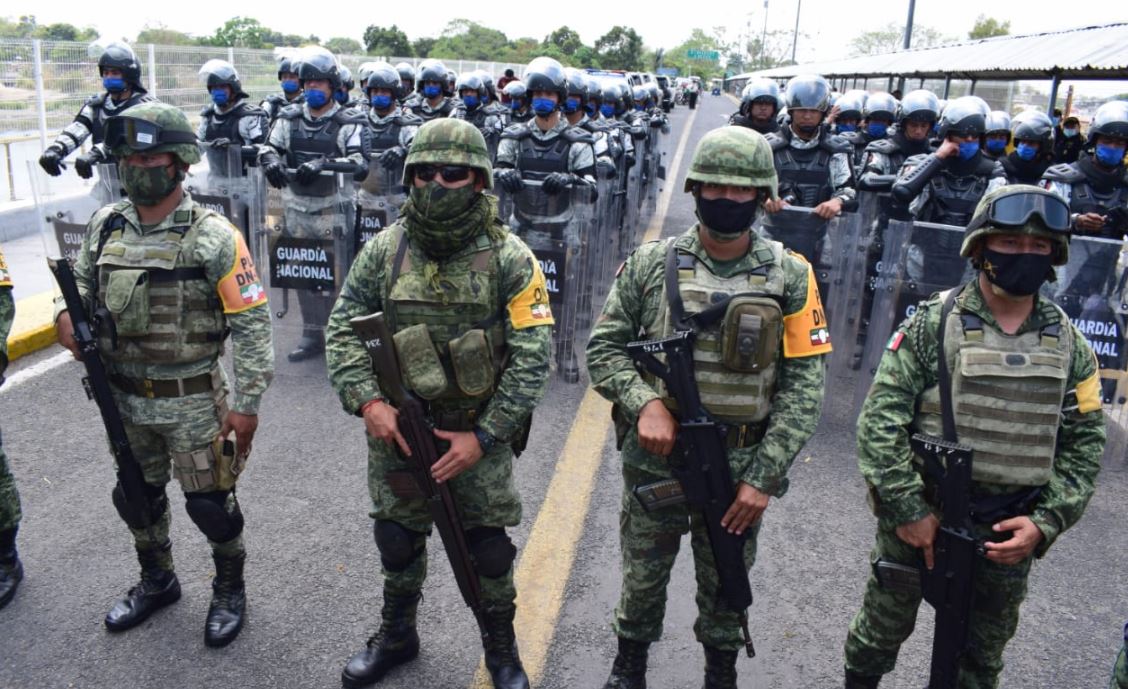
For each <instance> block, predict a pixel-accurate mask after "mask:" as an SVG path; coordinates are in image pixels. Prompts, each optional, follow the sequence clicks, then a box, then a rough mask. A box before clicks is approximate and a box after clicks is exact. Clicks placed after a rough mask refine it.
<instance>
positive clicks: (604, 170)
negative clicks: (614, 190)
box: [595, 158, 619, 179]
mask: <svg viewBox="0 0 1128 689" xmlns="http://www.w3.org/2000/svg"><path fill="white" fill-rule="evenodd" d="M595 169H596V170H597V171H598V172H599V174H600V176H601V177H603V179H615V178H616V177H618V176H619V170H618V168H616V167H615V163H612V162H611V161H610V160H607V159H606V158H601V159H599V160H597V161H595Z"/></svg>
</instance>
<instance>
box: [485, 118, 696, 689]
mask: <svg viewBox="0 0 1128 689" xmlns="http://www.w3.org/2000/svg"><path fill="white" fill-rule="evenodd" d="M696 117H697V110H694V111H693V114H692V115H690V117H689V119H688V120H687V121H686V123H685V130H684V131H683V132H682V135H681V140H680V141H679V142H678V148H677V152H676V153H675V154H674V159H673V161H672V163H671V164H670V168H669V169H670V171H671V173H672V174H673V175H674V176H675V178H674V180H672V182H676V181H677V171H678V167H679V166H680V165H681V159H682V156H683V155H684V154H685V147H686V142H687V141H688V140H689V132H690V130H691V129H693V122H694V120H695V119H696ZM673 189H674V185H673V183H671V184H668V185H667V186H666V188H665V189H664V190H663V191H662V198H661V199H659V201H658V210H657V211H656V212H655V214H654V218H652V219H651V221H650V225H649V226H648V227H647V230H646V237H645V240H646V241H650V240H652V239H657V238H658V237H659V236H660V235H661V233H662V221H661V218H662V217H663V216H665V215H666V212H667V211H668V210H669V208H670V197H671V196H672V195H673ZM610 428H611V404H610V403H609V402H607V401H606V400H605V399H603V398H602V397H600V396H599V394H598V393H596V392H595V391H594V390H592V389H591V388H588V390H587V392H586V393H584V397H583V399H582V400H581V401H580V407H579V409H578V410H577V411H576V418H575V419H574V420H573V421H572V428H571V430H569V431H568V439H567V440H566V441H565V443H564V449H563V450H561V452H560V457H559V458H558V459H557V462H556V471H555V473H554V474H553V476H552V482H551V483H549V485H548V492H547V493H546V494H545V498H544V504H542V505H541V508H540V512H538V513H537V519H536V521H535V522H533V529H532V532H530V533H529V540H528V541H527V542H526V543H525V549H524V551H522V553H521V560H520V561H519V562H518V563H517V571H516V572H514V575H513V578H514V583H515V584H516V587H517V619H516V620H515V621H514V627H515V628H516V631H517V644H518V646H519V647H520V649H521V661H522V663H523V664H524V666H525V673H526V674H528V675H529V682H530V684H532V685H533V686H536V685H537V684H539V683H540V680H541V677H542V676H543V675H544V667H545V663H546V661H547V660H548V651H549V649H550V648H551V646H552V638H553V635H554V632H555V631H556V622H557V620H558V619H559V618H560V609H561V607H562V606H563V604H564V587H565V585H567V583H568V578H569V577H570V576H571V574H572V564H573V562H574V560H575V556H576V544H577V543H579V541H580V537H581V536H582V535H583V528H584V519H585V518H586V517H587V513H588V507H589V506H590V504H591V492H592V487H593V486H594V485H595V473H596V471H597V470H598V469H599V461H600V459H601V458H602V457H603V444H604V442H606V440H607V431H609V430H610ZM470 686H471V687H472V689H489V688H490V687H491V686H492V684H491V683H490V676H489V672H487V671H486V666H485V664H484V662H480V663H479V664H478V671H477V673H475V675H474V681H473V683H472V684H471V685H470Z"/></svg>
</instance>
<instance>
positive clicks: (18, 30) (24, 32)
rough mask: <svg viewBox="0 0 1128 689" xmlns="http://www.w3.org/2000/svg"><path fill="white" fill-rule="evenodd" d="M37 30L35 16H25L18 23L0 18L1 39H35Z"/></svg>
mask: <svg viewBox="0 0 1128 689" xmlns="http://www.w3.org/2000/svg"><path fill="white" fill-rule="evenodd" d="M37 28H38V25H37V24H36V23H35V15H34V14H25V15H23V16H21V17H19V19H17V20H16V21H12V20H11V19H8V18H7V17H4V18H0V38H34V37H35V30H36V29H37Z"/></svg>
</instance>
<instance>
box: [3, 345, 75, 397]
mask: <svg viewBox="0 0 1128 689" xmlns="http://www.w3.org/2000/svg"><path fill="white" fill-rule="evenodd" d="M68 361H74V357H73V356H71V353H70V352H67V351H62V352H59V353H58V354H56V355H55V356H53V357H50V358H48V359H44V360H43V361H40V362H39V363H37V364H33V365H31V366H28V367H27V368H24V369H20V370H19V371H16V372H15V373H13V374H12V375H10V376H7V379H6V380H5V381H4V385H3V386H2V387H0V395H2V394H4V393H5V392H9V391H11V390H12V389H13V388H17V387H19V386H20V385H23V384H24V383H26V382H27V381H29V380H31V379H32V378H36V377H38V376H41V375H43V374H44V373H47V372H48V371H50V370H52V369H56V368H58V367H60V366H62V365H63V364H65V363H67V362H68Z"/></svg>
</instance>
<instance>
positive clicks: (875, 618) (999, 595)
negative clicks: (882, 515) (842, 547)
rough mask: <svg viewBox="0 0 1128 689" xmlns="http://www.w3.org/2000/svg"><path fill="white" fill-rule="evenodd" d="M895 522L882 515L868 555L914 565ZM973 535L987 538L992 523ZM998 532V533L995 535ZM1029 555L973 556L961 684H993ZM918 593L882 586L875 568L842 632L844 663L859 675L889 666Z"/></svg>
mask: <svg viewBox="0 0 1128 689" xmlns="http://www.w3.org/2000/svg"><path fill="white" fill-rule="evenodd" d="M895 529H896V527H895V526H894V525H892V524H889V523H886V522H885V521H880V522H879V523H878V531H877V543H876V544H875V545H874V548H873V551H872V553H871V561H876V560H877V559H879V558H881V559H887V560H892V561H893V562H899V563H902V564H907V565H913V566H916V565H917V564H918V563H919V562H920V550H919V549H918V548H913V547H912V546H910V545H908V544H907V543H905V542H904V541H902V540H901V539H899V538H897V534H896V533H895ZM977 536H978V537H980V538H991V534H990V526H989V525H987V526H980V527H977ZM996 538H997V537H996ZM1030 563H1031V560H1030V559H1029V558H1028V559H1027V560H1025V561H1024V562H1022V563H1020V564H1018V565H1013V566H1006V565H1000V564H996V563H994V562H990V561H988V560H985V559H983V558H977V559H976V570H975V599H974V601H973V602H972V611H971V622H970V628H969V630H968V637H969V648H968V651H967V653H965V654H964V656H963V659H962V660H961V661H960V680H959V686H960V689H991V688H992V687H995V686H997V684H998V677H999V674H1000V673H1001V672H1002V670H1003V648H1004V647H1006V645H1007V641H1009V640H1010V638H1011V637H1012V636H1014V632H1015V629H1016V628H1017V627H1018V609H1019V606H1020V605H1021V604H1022V601H1023V600H1024V599H1025V598H1026V580H1027V577H1028V576H1029V574H1030ZM920 604H921V597H920V596H919V595H914V594H911V593H900V592H892V591H886V590H884V589H882V588H881V587H880V586H879V585H878V583H877V579H876V578H874V576H873V574H872V573H871V574H870V577H869V580H868V581H867V582H866V592H865V598H864V600H863V602H862V609H861V610H860V611H859V612H858V614H857V615H855V616H854V619H853V621H851V622H850V631H849V634H848V635H847V637H846V669H848V670H852V671H853V672H856V673H858V674H860V675H866V676H878V675H884V674H887V673H889V672H892V670H893V666H894V665H895V663H896V661H897V652H898V651H899V650H900V647H901V644H902V643H903V642H904V641H905V639H907V638H909V635H910V634H912V632H913V627H914V626H915V625H916V616H917V609H918V608H919V607H920Z"/></svg>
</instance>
